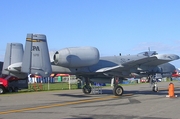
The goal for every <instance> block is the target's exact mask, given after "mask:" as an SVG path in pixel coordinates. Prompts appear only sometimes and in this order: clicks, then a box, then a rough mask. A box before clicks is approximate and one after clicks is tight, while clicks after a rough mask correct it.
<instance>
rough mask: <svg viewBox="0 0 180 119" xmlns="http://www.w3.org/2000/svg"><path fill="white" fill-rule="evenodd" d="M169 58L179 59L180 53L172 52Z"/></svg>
mask: <svg viewBox="0 0 180 119" xmlns="http://www.w3.org/2000/svg"><path fill="white" fill-rule="evenodd" d="M168 58H169V59H172V60H178V59H179V58H180V57H179V56H178V55H175V54H171V55H169V56H168Z"/></svg>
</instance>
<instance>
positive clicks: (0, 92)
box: [0, 86, 5, 94]
mask: <svg viewBox="0 0 180 119" xmlns="http://www.w3.org/2000/svg"><path fill="white" fill-rule="evenodd" d="M3 93H5V89H4V88H3V87H2V86H0V94H3Z"/></svg>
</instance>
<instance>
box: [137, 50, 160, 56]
mask: <svg viewBox="0 0 180 119" xmlns="http://www.w3.org/2000/svg"><path fill="white" fill-rule="evenodd" d="M157 54H158V53H157V52H156V51H146V52H141V53H139V54H138V56H153V55H157Z"/></svg>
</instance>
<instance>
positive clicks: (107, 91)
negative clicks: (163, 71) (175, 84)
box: [54, 88, 180, 98]
mask: <svg viewBox="0 0 180 119" xmlns="http://www.w3.org/2000/svg"><path fill="white" fill-rule="evenodd" d="M126 94H132V95H138V94H142V95H168V90H167V89H166V90H160V91H158V92H153V91H151V90H143V91H139V90H132V91H127V90H125V91H124V95H126ZM54 95H57V96H65V97H75V98H87V97H92V95H113V91H112V90H111V89H102V94H84V93H83V92H82V94H54ZM175 95H177V96H178V97H179V95H180V88H178V89H175Z"/></svg>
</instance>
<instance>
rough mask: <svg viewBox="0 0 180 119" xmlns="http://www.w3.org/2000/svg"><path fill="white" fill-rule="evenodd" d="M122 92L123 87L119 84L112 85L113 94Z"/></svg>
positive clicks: (117, 94)
mask: <svg viewBox="0 0 180 119" xmlns="http://www.w3.org/2000/svg"><path fill="white" fill-rule="evenodd" d="M123 93H124V90H123V88H122V87H121V86H119V85H117V86H114V89H113V94H114V95H115V96H121V95H122V94H123Z"/></svg>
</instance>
